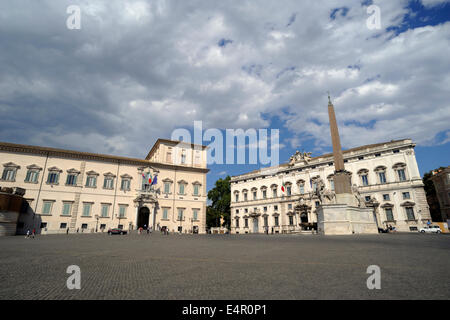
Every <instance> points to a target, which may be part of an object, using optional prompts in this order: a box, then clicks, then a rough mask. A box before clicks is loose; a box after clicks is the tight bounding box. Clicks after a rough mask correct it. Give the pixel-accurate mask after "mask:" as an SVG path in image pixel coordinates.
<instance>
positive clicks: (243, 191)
mask: <svg viewBox="0 0 450 320" xmlns="http://www.w3.org/2000/svg"><path fill="white" fill-rule="evenodd" d="M242 195H243V196H244V201H248V190H247V189H243V190H242Z"/></svg>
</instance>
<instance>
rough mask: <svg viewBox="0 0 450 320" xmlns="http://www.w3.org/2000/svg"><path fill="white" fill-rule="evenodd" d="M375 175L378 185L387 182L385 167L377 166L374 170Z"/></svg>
mask: <svg viewBox="0 0 450 320" xmlns="http://www.w3.org/2000/svg"><path fill="white" fill-rule="evenodd" d="M374 171H375V173H376V175H377V179H378V183H379V184H385V183H386V182H387V179H386V167H385V166H378V167H376V168H375V170H374Z"/></svg>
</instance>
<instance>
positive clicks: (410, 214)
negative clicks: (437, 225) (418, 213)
mask: <svg viewBox="0 0 450 320" xmlns="http://www.w3.org/2000/svg"><path fill="white" fill-rule="evenodd" d="M405 210H406V217H407V219H408V220H415V219H416V218H415V217H414V209H413V207H406V208H405Z"/></svg>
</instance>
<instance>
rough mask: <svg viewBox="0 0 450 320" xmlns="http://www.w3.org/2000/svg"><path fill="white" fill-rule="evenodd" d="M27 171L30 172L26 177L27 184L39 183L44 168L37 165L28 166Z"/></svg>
mask: <svg viewBox="0 0 450 320" xmlns="http://www.w3.org/2000/svg"><path fill="white" fill-rule="evenodd" d="M27 169H28V171H27V175H26V177H25V182H29V183H38V179H39V172H40V171H41V170H42V168H41V167H39V166H37V165H35V164H32V165H30V166H27Z"/></svg>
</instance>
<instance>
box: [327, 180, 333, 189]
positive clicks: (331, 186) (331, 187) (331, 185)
mask: <svg viewBox="0 0 450 320" xmlns="http://www.w3.org/2000/svg"><path fill="white" fill-rule="evenodd" d="M328 181H329V182H330V189H331V190H332V191H334V179H333V178H331V179H329V180H328Z"/></svg>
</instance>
